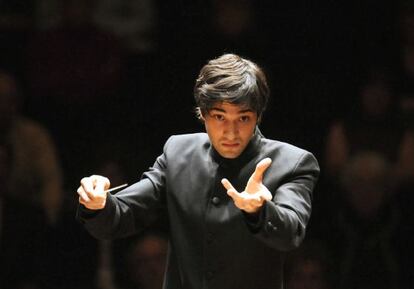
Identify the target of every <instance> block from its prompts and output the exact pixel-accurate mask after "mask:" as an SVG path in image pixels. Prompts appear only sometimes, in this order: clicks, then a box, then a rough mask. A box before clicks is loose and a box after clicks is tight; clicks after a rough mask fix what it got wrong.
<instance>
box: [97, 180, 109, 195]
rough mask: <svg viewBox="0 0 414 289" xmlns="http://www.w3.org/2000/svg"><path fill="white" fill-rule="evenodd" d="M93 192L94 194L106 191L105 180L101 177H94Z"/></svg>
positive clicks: (106, 184)
mask: <svg viewBox="0 0 414 289" xmlns="http://www.w3.org/2000/svg"><path fill="white" fill-rule="evenodd" d="M94 185H95V190H94V191H95V192H96V193H102V192H103V191H105V190H106V188H107V187H109V185H108V183H107V178H105V177H101V176H95V182H94Z"/></svg>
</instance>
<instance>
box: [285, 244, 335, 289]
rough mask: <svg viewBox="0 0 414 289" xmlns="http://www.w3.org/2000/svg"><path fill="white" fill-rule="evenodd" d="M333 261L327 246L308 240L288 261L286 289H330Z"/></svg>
mask: <svg viewBox="0 0 414 289" xmlns="http://www.w3.org/2000/svg"><path fill="white" fill-rule="evenodd" d="M331 263H332V260H331V257H330V255H329V252H328V249H327V248H326V247H325V245H324V244H323V243H322V242H320V241H317V240H311V239H308V240H306V241H305V242H304V243H303V244H302V245H301V247H300V248H299V249H297V250H295V251H293V252H291V253H289V254H288V257H287V259H286V285H287V286H286V289H330V288H332V289H333V288H337V287H336V286H333V284H332V281H333V280H332V278H333V273H334V272H332V271H333V270H332V266H331V265H332V264H331Z"/></svg>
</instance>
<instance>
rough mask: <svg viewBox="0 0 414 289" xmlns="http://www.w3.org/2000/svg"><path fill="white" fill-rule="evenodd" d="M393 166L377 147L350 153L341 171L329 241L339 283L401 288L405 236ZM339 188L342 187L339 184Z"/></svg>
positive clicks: (354, 287) (351, 287)
mask: <svg viewBox="0 0 414 289" xmlns="http://www.w3.org/2000/svg"><path fill="white" fill-rule="evenodd" d="M391 170H392V166H391V165H390V163H389V162H388V161H387V159H386V158H385V157H384V156H383V155H382V154H380V153H378V152H370V151H365V152H360V153H357V154H355V155H354V156H352V157H351V158H350V159H349V160H348V161H347V162H346V165H345V167H344V169H343V171H342V173H341V176H340V179H341V187H340V188H341V191H340V194H339V195H338V197H337V200H336V203H335V204H332V206H335V208H336V209H334V210H333V211H334V213H333V215H332V216H331V217H330V220H329V223H330V228H328V230H329V235H326V236H324V238H325V239H326V240H327V241H328V242H329V244H330V246H331V248H332V252H333V255H334V258H335V260H336V264H337V265H338V268H337V270H338V286H337V287H336V288H338V289H340V288H343V289H371V288H372V289H374V288H375V289H380V288H384V289H393V288H401V287H399V286H400V282H401V280H402V279H403V277H402V276H401V273H402V271H401V267H402V266H403V264H402V259H401V254H409V253H410V252H400V248H399V247H398V244H399V242H400V241H401V238H405V237H407V236H402V235H401V232H400V230H399V227H398V225H399V222H400V215H399V210H398V207H397V206H396V202H395V191H394V189H395V188H394V187H393V185H392V177H390V176H391ZM338 189H339V187H338Z"/></svg>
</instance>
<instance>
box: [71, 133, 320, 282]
mask: <svg viewBox="0 0 414 289" xmlns="http://www.w3.org/2000/svg"><path fill="white" fill-rule="evenodd" d="M266 157H270V158H271V159H272V160H273V162H272V164H271V166H270V167H269V168H268V169H267V171H266V173H265V175H264V180H263V183H264V185H265V186H266V187H267V188H268V189H269V190H270V192H271V193H272V194H273V200H272V201H268V202H266V203H265V205H264V207H263V208H262V210H261V211H260V215H259V216H258V217H257V216H256V217H252V216H250V215H248V214H245V213H244V212H242V211H241V210H239V209H238V208H237V207H235V205H234V203H233V201H232V200H231V199H230V197H228V196H227V194H226V190H225V189H224V187H223V186H222V184H221V183H220V180H221V178H223V177H226V178H228V179H229V180H230V182H231V183H232V184H233V185H234V187H235V188H236V189H237V190H238V191H240V192H241V191H243V189H244V187H245V185H246V183H247V180H248V178H249V177H250V176H251V174H252V173H253V171H254V170H255V166H256V164H257V163H258V162H259V161H260V160H262V159H264V158H266ZM318 175H319V167H318V164H317V161H316V159H315V158H314V157H313V155H312V154H311V153H309V152H307V151H304V150H302V149H299V148H297V147H294V146H292V145H289V144H286V143H282V142H278V141H273V140H269V139H266V138H264V137H263V136H262V135H261V134H260V132H257V133H256V135H255V136H254V137H253V139H252V141H251V142H250V143H249V145H248V146H247V148H246V149H245V151H244V152H243V153H242V154H241V155H240V156H239V157H238V158H236V159H232V160H230V159H224V158H222V157H220V156H219V155H218V153H217V152H216V151H215V150H214V149H213V148H212V146H211V144H210V141H209V139H208V136H207V135H206V134H204V133H198V134H189V135H180V136H173V137H171V138H170V139H169V140H168V141H167V143H166V144H165V147H164V152H163V154H162V155H161V156H159V157H158V158H157V160H156V162H155V164H154V166H153V167H152V168H151V169H150V170H149V171H148V172H146V173H144V175H143V178H142V180H141V181H139V182H137V183H135V184H134V185H132V186H130V187H129V188H127V189H125V190H123V191H121V192H119V193H118V194H116V195H109V197H108V199H107V204H106V206H105V208H104V209H103V210H102V211H99V212H98V213H95V214H93V215H88V212H87V211H86V210H85V208H83V207H81V210H79V217H80V219H81V220H82V221H83V222H85V226H86V228H87V229H88V230H89V231H90V232H91V234H93V235H94V236H96V237H97V238H115V237H121V236H125V235H129V234H133V233H136V232H138V231H139V230H141V229H142V228H144V227H145V226H147V225H148V224H149V222H150V220H151V219H152V218H150V216H151V215H152V214H153V213H154V212H155V211H157V210H158V209H159V208H161V207H164V208H166V210H167V213H168V217H169V222H170V251H169V260H168V266H167V275H166V280H165V285H164V288H168V289H184V288H185V289H202V288H223V289H243V288H245V289H278V288H283V285H282V283H283V278H282V276H283V275H282V274H283V259H284V253H283V252H284V251H287V250H290V249H292V248H295V247H297V246H298V245H299V244H300V243H301V241H302V240H303V238H304V235H305V229H306V225H307V222H308V220H309V217H310V213H311V198H312V190H313V188H314V185H315V183H316V181H317V178H318ZM89 213H90V212H89Z"/></svg>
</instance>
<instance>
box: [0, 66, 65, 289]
mask: <svg viewBox="0 0 414 289" xmlns="http://www.w3.org/2000/svg"><path fill="white" fill-rule="evenodd" d="M22 101H23V99H22V96H21V95H20V89H19V85H18V84H17V81H16V79H15V78H14V77H13V76H12V75H11V74H9V73H8V72H6V71H1V70H0V178H1V195H0V202H1V222H2V224H1V232H0V242H1V243H0V245H1V247H0V255H1V256H0V260H1V261H0V262H1V265H2V266H1V267H2V270H1V273H0V274H1V284H2V288H19V287H18V286H22V284H23V283H25V284H26V283H27V284H29V283H36V284H37V285H38V286H40V285H39V284H41V283H42V282H46V281H45V280H42V278H43V274H42V273H43V272H45V271H47V270H48V268H49V267H48V266H50V265H51V264H50V263H48V262H49V261H50V260H49V259H48V258H49V256H50V255H48V254H50V253H52V252H48V249H47V246H48V245H50V239H48V238H49V237H50V236H49V233H50V231H51V230H52V228H53V227H54V226H55V225H56V223H57V221H58V217H59V214H60V209H61V203H62V198H63V194H62V174H61V173H62V172H61V168H60V164H59V161H58V157H57V151H56V148H55V146H54V143H53V140H52V137H51V135H50V134H49V132H48V131H47V130H46V129H45V128H44V127H43V126H41V125H40V124H39V123H37V122H35V121H33V120H31V119H28V118H26V117H24V116H23V115H21V114H20V106H21V103H22Z"/></svg>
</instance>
